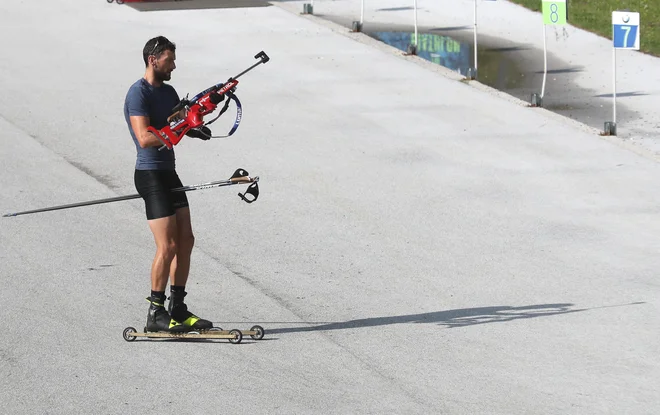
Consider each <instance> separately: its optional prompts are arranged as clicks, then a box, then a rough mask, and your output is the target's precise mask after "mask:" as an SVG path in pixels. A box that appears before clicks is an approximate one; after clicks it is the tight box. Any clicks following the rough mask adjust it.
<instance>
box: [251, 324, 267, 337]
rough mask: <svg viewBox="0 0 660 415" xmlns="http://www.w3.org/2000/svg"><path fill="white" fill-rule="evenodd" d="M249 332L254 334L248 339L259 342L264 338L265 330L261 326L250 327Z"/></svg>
mask: <svg viewBox="0 0 660 415" xmlns="http://www.w3.org/2000/svg"><path fill="white" fill-rule="evenodd" d="M250 331H253V332H255V333H254V334H251V335H250V337H252V338H253V339H254V340H261V339H263V338H264V334H265V330H264V328H263V327H261V326H252V328H250Z"/></svg>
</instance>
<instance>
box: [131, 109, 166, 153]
mask: <svg viewBox="0 0 660 415" xmlns="http://www.w3.org/2000/svg"><path fill="white" fill-rule="evenodd" d="M130 120H131V127H133V132H134V133H135V137H136V138H137V140H138V143H139V144H140V147H142V148H147V147H160V146H162V145H163V143H162V142H161V141H160V140H159V139H158V137H156V136H155V135H153V134H152V133H150V132H149V130H147V128H148V127H149V117H144V116H137V115H132V116H131V117H130Z"/></svg>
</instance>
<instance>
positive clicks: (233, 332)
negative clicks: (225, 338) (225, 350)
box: [229, 329, 243, 344]
mask: <svg viewBox="0 0 660 415" xmlns="http://www.w3.org/2000/svg"><path fill="white" fill-rule="evenodd" d="M229 334H230V335H233V336H234V337H232V338H230V339H229V343H232V344H239V343H240V342H241V341H243V333H241V331H240V330H236V329H234V330H231V331H230V332H229Z"/></svg>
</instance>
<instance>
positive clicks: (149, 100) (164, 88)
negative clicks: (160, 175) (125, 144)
mask: <svg viewBox="0 0 660 415" xmlns="http://www.w3.org/2000/svg"><path fill="white" fill-rule="evenodd" d="M178 103H179V95H178V94H177V93H176V91H175V90H174V88H173V87H172V86H171V85H167V84H162V85H161V86H159V87H155V86H153V85H151V84H150V83H149V82H147V80H146V79H144V78H140V79H139V80H138V81H136V82H135V83H134V84H133V85H131V87H130V88H129V89H128V92H127V93H126V100H125V102H124V118H125V119H126V123H127V124H128V131H129V132H130V133H131V137H133V142H134V143H135V148H136V150H137V160H136V162H135V168H136V169H137V170H174V168H175V162H174V149H171V150H168V149H167V148H164V149H163V150H160V151H158V149H159V148H160V147H147V148H141V147H140V144H139V142H138V140H137V138H136V137H135V132H134V131H133V127H131V120H130V118H129V117H130V116H134V115H142V116H147V117H149V124H150V125H151V126H152V127H154V128H155V129H157V130H160V129H161V128H163V127H165V126H166V125H168V122H167V117H169V116H170V115H172V108H174V107H175V106H176V104H178Z"/></svg>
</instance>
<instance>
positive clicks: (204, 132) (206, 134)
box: [186, 125, 213, 141]
mask: <svg viewBox="0 0 660 415" xmlns="http://www.w3.org/2000/svg"><path fill="white" fill-rule="evenodd" d="M186 135H187V136H188V137H193V138H199V139H200V140H204V141H206V140H210V139H211V136H212V135H213V133H212V132H211V129H210V128H208V127H207V126H205V125H203V126H201V127H198V128H191V129H190V130H188V131H187V132H186Z"/></svg>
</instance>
